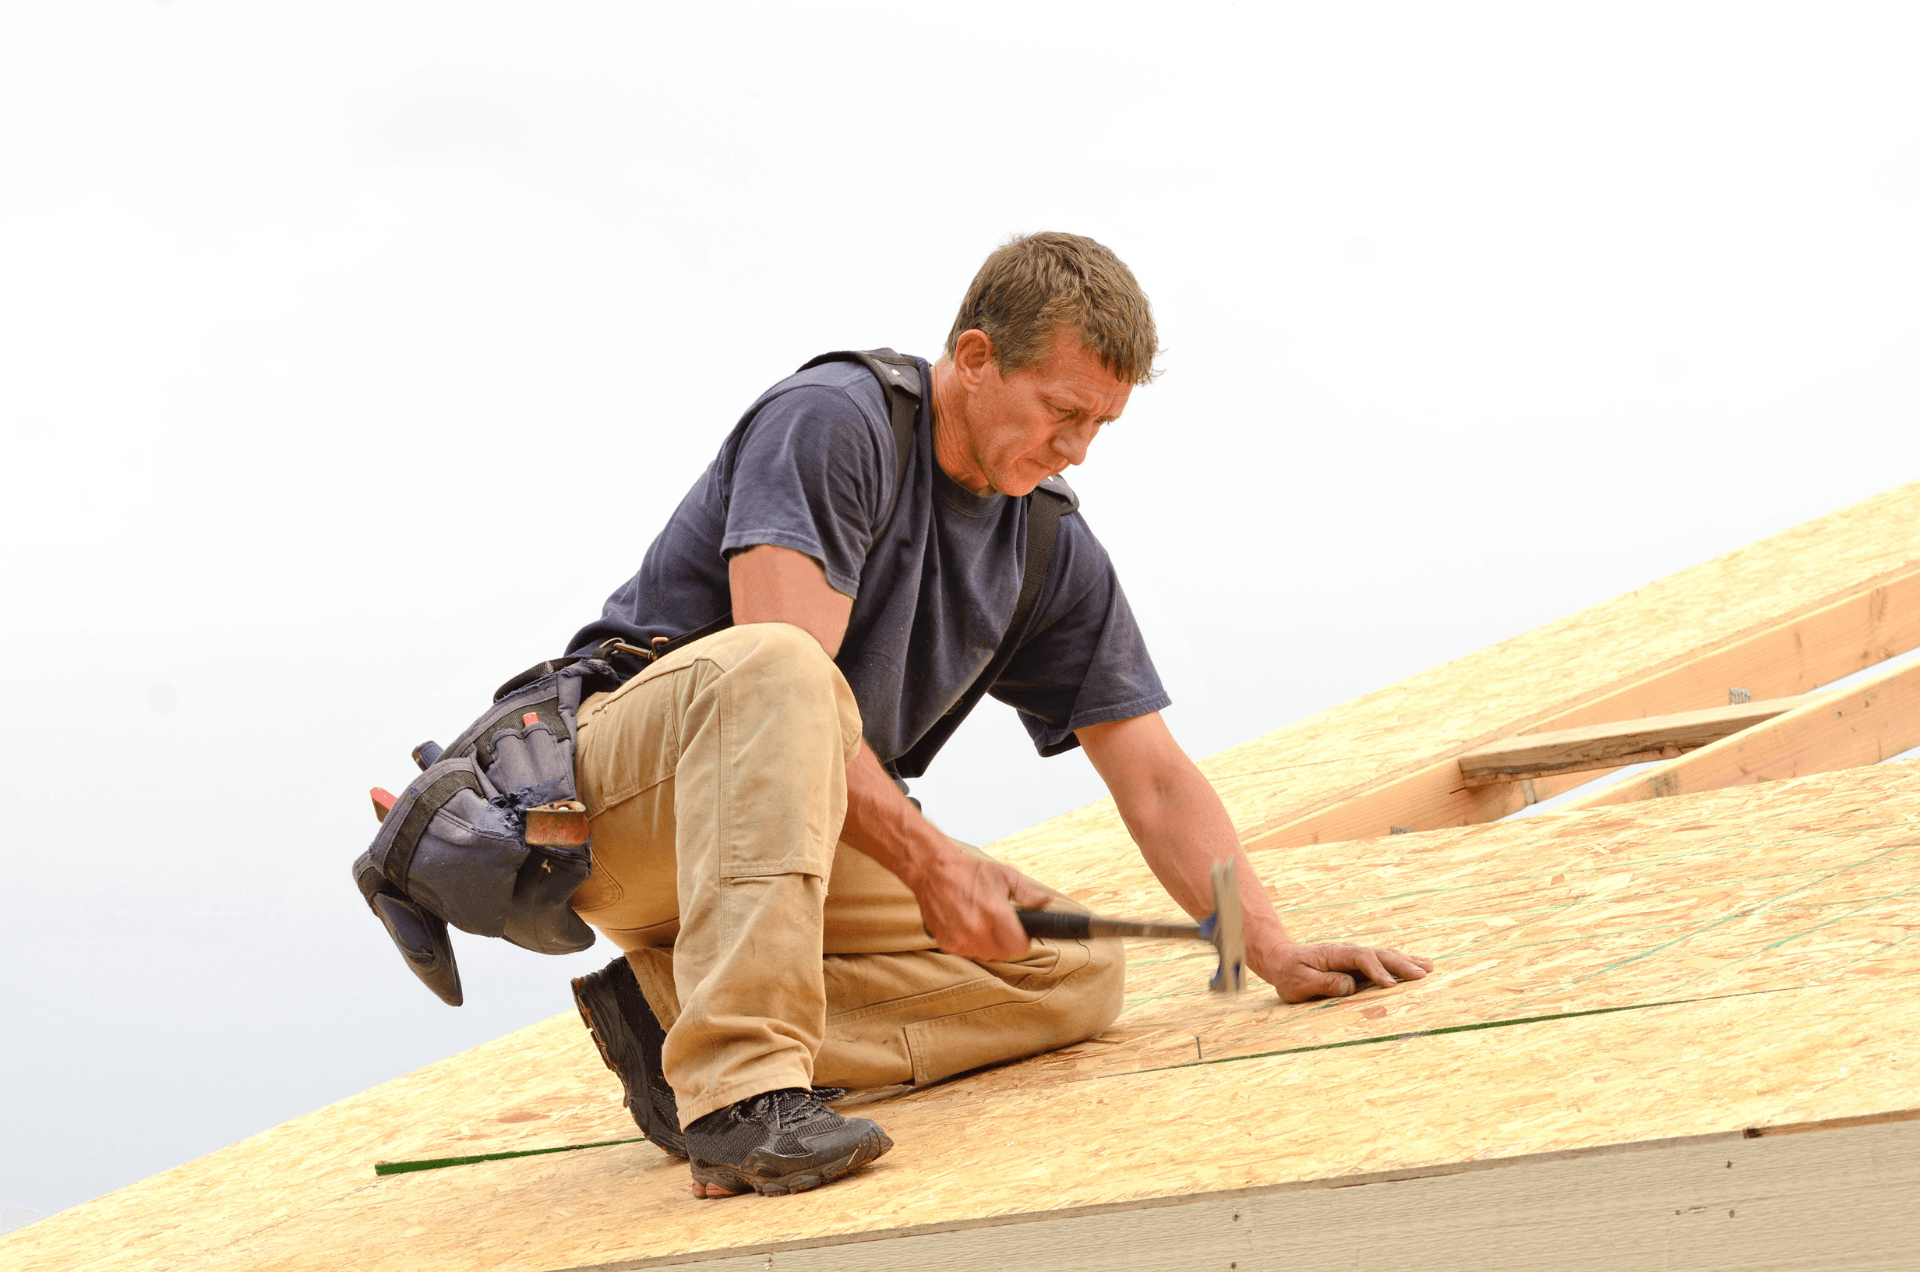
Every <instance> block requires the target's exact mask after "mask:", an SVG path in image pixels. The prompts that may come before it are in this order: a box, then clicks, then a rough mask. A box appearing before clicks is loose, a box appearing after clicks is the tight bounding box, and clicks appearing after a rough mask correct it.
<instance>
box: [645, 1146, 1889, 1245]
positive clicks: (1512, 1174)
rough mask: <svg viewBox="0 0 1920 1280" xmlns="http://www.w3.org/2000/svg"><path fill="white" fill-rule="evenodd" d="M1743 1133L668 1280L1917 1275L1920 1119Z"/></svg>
mask: <svg viewBox="0 0 1920 1280" xmlns="http://www.w3.org/2000/svg"><path fill="white" fill-rule="evenodd" d="M1873 1119H1875V1120H1878V1121H1880V1123H1876V1124H1872V1125H1870V1126H1849V1127H1846V1128H1832V1129H1815V1130H1812V1131H1810V1132H1798V1133H1795V1134H1793V1135H1792V1137H1791V1139H1789V1140H1776V1141H1772V1142H1765V1143H1758V1144H1756V1143H1755V1142H1753V1141H1752V1139H1751V1138H1749V1137H1748V1136H1747V1135H1746V1134H1744V1133H1738V1134H1733V1133H1728V1134H1713V1135H1708V1136H1704V1137H1701V1138H1698V1139H1689V1140H1682V1141H1677V1142H1656V1143H1641V1144H1633V1145H1628V1146H1623V1147H1609V1148H1601V1149H1599V1150H1594V1151H1587V1152H1581V1153H1578V1154H1577V1155H1574V1156H1572V1157H1567V1158H1561V1159H1539V1158H1522V1159H1517V1160H1509V1161H1495V1162H1486V1163H1481V1164H1476V1165H1468V1166H1456V1167H1453V1168H1447V1169H1432V1170H1420V1171H1418V1173H1417V1174H1415V1175H1413V1176H1400V1177H1395V1178H1392V1179H1383V1180H1375V1181H1367V1182H1357V1183H1352V1182H1349V1183H1340V1182H1336V1183H1334V1184H1333V1185H1322V1186H1312V1187H1287V1188H1280V1189H1260V1190H1255V1191H1252V1192H1248V1193H1245V1194H1240V1195H1230V1196H1218V1197H1206V1198H1204V1199H1199V1200H1185V1201H1176V1202H1174V1203H1170V1204H1156V1205H1145V1206H1140V1207H1130V1208H1123V1209H1118V1210H1115V1211H1110V1212H1104V1213H1088V1214H1083V1215H1079V1216H1075V1217H1051V1218H1045V1219H1040V1220H1033V1219H1027V1220H1017V1221H1011V1222H988V1223H981V1224H978V1225H968V1226H963V1227H961V1228H959V1229H958V1230H950V1231H941V1232H930V1233H924V1234H915V1235H902V1236H893V1237H888V1238H883V1239H877V1240H865V1241H860V1242H857V1243H850V1244H829V1245H817V1246H812V1247H803V1248H796V1249H787V1250H781V1251H779V1252H772V1251H769V1252H767V1253H764V1254H747V1255H739V1254H735V1255H731V1256H725V1257H716V1258H709V1259H705V1260H702V1261H700V1262H691V1263H679V1264H668V1265H665V1266H660V1267H649V1268H646V1269H647V1270H656V1271H722V1270H725V1271H734V1270H746V1269H749V1268H751V1269H755V1270H762V1269H764V1270H767V1271H910V1270H944V1271H1006V1270H1011V1269H1012V1267H1011V1265H1010V1260H1013V1259H1017V1260H1018V1263H1019V1267H1020V1269H1021V1270H1025V1271H1080V1270H1084V1269H1086V1268H1087V1266H1088V1264H1089V1261H1090V1260H1095V1259H1099V1260H1105V1259H1111V1258H1115V1257H1118V1258H1122V1259H1124V1260H1125V1261H1126V1269H1128V1270H1137V1271H1189V1272H1191V1271H1234V1270H1239V1271H1247V1270H1262V1271H1265V1270H1275V1271H1278V1270H1300V1271H1346V1270H1353V1271H1374V1272H1380V1271H1545V1270H1554V1271H1608V1270H1628V1269H1630V1270H1647V1271H1652V1270H1663V1271H1675V1270H1685V1271H1725V1270H1753V1271H1758V1270H1767V1269H1774V1270H1777V1269H1782V1268H1795V1269H1804V1270H1819V1269H1827V1270H1888V1269H1903V1270H1911V1269H1912V1266H1913V1263H1914V1260H1915V1259H1916V1258H1920V1215H1915V1214H1914V1213H1913V1212H1912V1206H1913V1205H1914V1204H1915V1203H1916V1202H1920V1120H1912V1119H1903V1120H1896V1121H1889V1120H1886V1119H1883V1118H1881V1117H1873Z"/></svg>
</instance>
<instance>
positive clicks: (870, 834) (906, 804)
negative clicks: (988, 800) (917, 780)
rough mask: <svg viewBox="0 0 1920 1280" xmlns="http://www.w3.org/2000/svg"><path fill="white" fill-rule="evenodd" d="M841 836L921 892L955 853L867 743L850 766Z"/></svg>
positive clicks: (910, 886) (863, 743)
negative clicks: (931, 874) (930, 873)
mask: <svg viewBox="0 0 1920 1280" xmlns="http://www.w3.org/2000/svg"><path fill="white" fill-rule="evenodd" d="M840 838H841V839H842V840H845V841H846V842H847V843H848V844H850V845H852V846H853V847H854V848H856V849H858V850H859V851H860V852H862V853H864V854H866V855H867V856H868V857H869V858H872V859H873V860H874V861H875V862H877V863H879V864H880V865H881V866H883V867H885V868H886V869H887V870H889V871H891V872H893V874H894V875H896V876H899V877H900V879H901V881H902V882H903V883H904V884H905V885H906V886H907V888H909V889H912V890H913V891H914V892H915V893H916V894H917V893H918V892H919V891H920V890H919V886H920V884H921V883H923V882H924V881H925V879H926V873H927V872H928V871H929V870H930V869H931V867H932V866H933V865H934V864H936V863H938V862H940V861H941V860H942V859H944V858H946V857H948V856H950V855H951V854H952V853H953V846H952V845H951V844H949V843H948V841H947V838H946V837H945V836H943V835H941V834H940V831H939V829H938V828H937V827H935V826H934V825H933V824H932V823H931V822H929V821H927V819H926V817H925V816H924V815H923V814H921V812H920V810H919V809H917V808H915V807H914V805H913V802H912V801H910V800H908V799H907V797H906V796H905V795H904V794H903V793H902V792H901V790H900V788H899V787H898V786H896V785H895V784H894V781H893V779H892V778H891V777H889V776H888V775H887V771H886V769H885V768H884V767H882V765H881V764H880V759H879V757H877V756H875V755H874V754H873V748H872V747H869V746H868V745H867V744H866V743H865V742H862V743H861V744H860V753H859V754H858V755H856V756H855V757H854V758H853V761H852V763H850V764H849V765H847V820H846V823H845V825H844V826H842V827H841V829H840Z"/></svg>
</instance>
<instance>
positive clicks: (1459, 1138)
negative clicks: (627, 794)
mask: <svg viewBox="0 0 1920 1280" xmlns="http://www.w3.org/2000/svg"><path fill="white" fill-rule="evenodd" d="M1917 850H1920V764H1914V763H1909V762H1896V763H1893V764H1887V765H1881V766H1877V767H1874V768H1868V769H1860V770H1851V771H1847V772H1841V773H1833V774H1826V775H1821V776H1819V777H1815V778H1808V779H1800V780H1797V781H1792V782H1787V783H1779V784H1760V785H1756V786H1753V787H1749V788H1745V789H1743V790H1741V791H1740V792H1737V793H1710V794H1707V795H1702V796H1692V797H1683V798H1679V799H1673V800H1664V801H1655V802H1651V803H1643V804H1628V805H1620V806H1616V807H1614V808H1611V809H1608V810H1605V811H1601V812H1594V813H1580V814H1576V815H1569V816H1566V817H1555V816H1552V815H1547V816H1543V817H1540V818H1536V819H1528V820H1522V821H1518V822H1513V823H1506V824H1501V825H1499V826H1494V827H1476V828H1465V829H1458V830H1451V831H1446V832H1435V833H1430V834H1426V835H1419V836H1401V837H1391V838H1384V839H1378V840H1370V841H1355V842H1350V843H1347V844H1342V845H1335V846H1322V847H1318V848H1315V849H1313V850H1310V851H1309V850H1291V851H1278V852H1275V853H1268V854H1262V855H1259V856H1258V857H1257V859H1256V861H1257V863H1258V865H1259V869H1260V871H1261V873H1262V875H1263V877H1264V878H1265V879H1266V880H1267V881H1268V883H1269V884H1271V885H1273V886H1274V888H1275V889H1276V891H1277V892H1278V895H1279V896H1280V898H1281V900H1282V902H1283V903H1284V904H1285V906H1286V908H1287V910H1288V913H1289V916H1290V918H1291V920H1292V921H1293V923H1294V926H1295V928H1296V931H1297V932H1298V933H1299V934H1300V935H1301V936H1302V937H1305V938H1322V937H1334V936H1339V937H1351V938H1355V939H1358V940H1368V941H1386V940H1392V941H1396V942H1400V943H1403V944H1405V945H1408V946H1411V947H1414V948H1417V949H1420V950H1424V951H1426V952H1428V953H1430V954H1432V955H1434V956H1435V957H1436V958H1437V959H1438V960H1439V961H1440V964H1441V968H1440V970H1439V972H1438V973H1436V974H1435V976H1434V977H1433V978H1431V979H1428V980H1426V981H1424V982H1420V983H1412V984H1406V985H1404V986H1402V987H1399V988H1397V989H1394V990H1390V991H1363V992H1361V993H1359V994H1357V995H1355V996H1353V997H1350V998H1347V999H1345V1000H1336V1001H1328V1002H1324V1003H1322V1004H1317V1005H1313V1006H1309V1007H1287V1006H1281V1005H1278V1004H1276V1003H1274V1002H1273V1001H1272V1000H1271V997H1270V995H1268V994H1267V993H1266V992H1265V989H1264V988H1259V989H1256V992H1255V993H1254V994H1251V995H1249V996H1248V997H1246V998H1244V999H1242V1000H1240V1001H1227V1000H1221V999H1218V998H1215V997H1211V996H1208V995H1207V994H1206V993H1205V992H1204V989H1203V988H1204V979H1205V976H1206V973H1207V970H1208V968H1209V965H1208V962H1207V961H1206V959H1205V957H1204V955H1203V954H1198V953H1195V952H1192V951H1182V950H1178V949H1175V948H1155V949H1149V948H1147V947H1140V948H1137V949H1136V950H1135V951H1134V952H1133V953H1131V954H1132V956H1133V961H1134V963H1133V964H1132V966H1131V967H1130V971H1129V1006H1128V1009H1127V1011H1126V1013H1125V1014H1124V1015H1123V1017H1122V1019H1121V1021H1120V1022H1119V1023H1118V1024H1117V1025H1116V1026H1115V1028H1114V1029H1113V1030H1112V1031H1111V1032H1110V1033H1109V1034H1108V1035H1106V1036H1104V1037H1102V1039H1101V1040H1100V1041H1097V1042H1094V1043H1092V1044H1088V1045H1083V1046H1077V1047H1076V1048H1074V1049H1071V1050H1068V1051H1065V1052H1063V1053H1059V1054H1054V1055H1048V1056H1047V1057H1044V1058H1041V1059H1036V1060H1033V1061H1030V1062H1027V1063H1019V1064H1014V1065H1012V1066H1009V1067H1006V1068H1001V1069H998V1070H993V1071H986V1072H981V1073H977V1074H975V1075H972V1076H968V1077H963V1078H961V1079H958V1080H954V1081H951V1082H948V1083H946V1084H943V1085H938V1086H935V1087H933V1088H930V1089H927V1090H924V1091H922V1092H920V1093H917V1094H912V1095H908V1096H906V1097H903V1098H897V1099H893V1100H890V1101H886V1102H881V1103H876V1104H873V1105H871V1106H870V1107H867V1108H864V1111H865V1113H866V1114H870V1115H872V1116H874V1117H875V1118H876V1119H878V1120H879V1121H880V1122H881V1123H882V1124H884V1125H885V1126H886V1128H887V1129H888V1131H889V1132H890V1133H891V1134H892V1135H893V1136H894V1137H895V1139H896V1141H897V1142H898V1146H897V1147H896V1148H895V1150H894V1151H893V1152H892V1153H890V1154H889V1155H888V1156H887V1157H886V1158H885V1159H883V1160H881V1161H880V1162H879V1163H878V1164H876V1165H875V1166H873V1167H872V1168H871V1169H870V1170H868V1171H867V1172H865V1173H863V1174H861V1175H859V1176H857V1177H855V1178H852V1179H849V1180H847V1181H845V1182H843V1183H839V1184H835V1185H833V1186H830V1187H827V1188H824V1189H822V1190H820V1191H816V1192H813V1193H810V1194H808V1195H806V1196H802V1197H794V1198H790V1199H787V1200H759V1199H757V1198H749V1199H744V1200H738V1201H725V1202H707V1201H695V1200H693V1199H692V1198H691V1197H689V1196H688V1195H687V1193H686V1185H685V1184H686V1175H685V1168H684V1166H683V1165H680V1164H678V1163H676V1162H673V1161H670V1160H669V1159H668V1158H667V1157H666V1156H664V1155H663V1154H661V1153H659V1152H657V1151H655V1150H653V1149H652V1148H651V1147H649V1146H646V1145H645V1144H628V1145H620V1146H612V1147H602V1148H597V1149H590V1150H581V1151H571V1152H565V1153H560V1154H555V1155H548V1156H535V1157H526V1158H521V1159H514V1160H507V1161H500V1162H496V1163H488V1164H479V1165H467V1166H459V1167H454V1168H445V1169H436V1170H427V1171H422V1172H418V1173H411V1174H402V1175H397V1176H393V1177H387V1178H377V1177H375V1176H374V1175H373V1172H372V1165H373V1163H374V1162H375V1161H376V1160H396V1159H408V1158H417V1157H420V1156H424V1155H442V1154H451V1153H477V1152H482V1151H498V1150H518V1149H526V1148H530V1147H541V1146H549V1145H561V1144H564V1143H577V1142H589V1141H599V1140H606V1139H610V1138H619V1137H625V1136H627V1135H628V1134H630V1133H631V1132H632V1130H631V1129H630V1128H629V1127H628V1122H627V1120H626V1119H625V1116H624V1114H623V1113H622V1112H621V1111H620V1108H619V1097H618V1090H617V1087H615V1085H614V1082H613V1080H612V1078H611V1077H610V1076H609V1075H607V1074H606V1072H605V1070H604V1069H603V1068H602V1067H601V1066H600V1065H599V1063H598V1061H597V1059H596V1058H595V1056H594V1054H593V1051H592V1049H591V1047H590V1046H589V1045H588V1043H587V1041H586V1037H585V1035H584V1034H583V1033H582V1032H581V1030H580V1029H579V1026H578V1023H577V1021H576V1020H575V1019H574V1017H573V1015H572V1014H570V1013H569V1014H564V1015H561V1016H559V1017H556V1018H554V1019H551V1020H549V1021H547V1022H543V1023H540V1024H538V1025H536V1026H534V1027H531V1028H529V1029H527V1030H526V1031H523V1032H520V1033H518V1034H516V1035H514V1036H509V1037H507V1038H505V1039H503V1040H500V1041H497V1042H495V1043H493V1044H490V1045H487V1046H484V1047H482V1048H480V1049H476V1050H473V1051H472V1052H470V1053H467V1054H463V1055H460V1056H459V1057H456V1058H453V1059H449V1060H448V1061H446V1062H443V1063H439V1064H436V1065H435V1066H433V1067H429V1068H426V1069H424V1070H422V1071H418V1072H414V1073H412V1074H411V1075H408V1076H404V1077H402V1078H400V1079H398V1080H395V1081H392V1082H390V1083H388V1084H386V1085H382V1086H380V1087H379V1088H376V1089H373V1090H369V1091H368V1092H366V1093H364V1094H361V1095H358V1096H357V1097H354V1098H350V1099H348V1100H346V1101H344V1102H341V1103H338V1104H336V1105H334V1106H332V1107H329V1108H327V1109H325V1110H323V1111H320V1112H317V1113H315V1114H314V1115H311V1116H307V1117H304V1118H302V1119H300V1120H296V1121H293V1122H291V1123H289V1124H287V1125H283V1126H281V1127H279V1128H277V1129H274V1130H271V1131H269V1132H268V1133H265V1134H261V1135H259V1136H257V1137H255V1138H251V1139H248V1140H247V1141H245V1142H242V1143H239V1144H236V1145H235V1146H233V1147H230V1148H228V1149H227V1150H225V1151H222V1152H218V1153H216V1154H215V1155H212V1156H209V1157H206V1158H205V1159H202V1160H198V1161H195V1162H193V1163H191V1164H188V1165H184V1166H182V1167H180V1168H179V1169H175V1170H173V1171H171V1172H169V1173H166V1174H163V1175H160V1176H159V1177H157V1178H153V1179H149V1180H148V1181H146V1182H143V1183H140V1184H137V1185H136V1186H134V1187H131V1188H129V1189H127V1190H125V1191H122V1192H119V1193H116V1194H115V1195H112V1196H109V1197H106V1198H104V1199H102V1200H99V1201H95V1202H93V1203H91V1204H89V1205H84V1206H81V1207H79V1208H77V1209H73V1210H69V1211H67V1212H66V1213H64V1214H60V1215H57V1216H56V1217H54V1218H52V1219H49V1220H47V1221H45V1222H43V1223H39V1224H35V1225H33V1226H30V1227H27V1228H24V1229H22V1230H21V1231H18V1232H16V1233H14V1234H12V1235H9V1236H7V1237H5V1238H4V1239H0V1267H11V1268H26V1267H60V1268H80V1267H95V1268H129V1267H148V1268H151V1267H174V1268H291V1267H301V1268H341V1269H351V1268H367V1267H379V1268H398V1269H442V1268H453V1269H458V1268H549V1267H570V1266H582V1265H594V1264H607V1263H620V1262H635V1261H641V1260H645V1259H650V1258H651V1259H668V1258H674V1257H680V1258H685V1257H689V1256H693V1255H703V1254H713V1253H716V1252H718V1253H725V1252H727V1251H731V1250H747V1249H762V1250H764V1249H768V1248H778V1247H782V1246H784V1245H792V1244H798V1243H805V1242H821V1241H827V1240H835V1239H845V1238H849V1237H861V1236H869V1235H872V1234H874V1233H880V1234H886V1233H900V1232H914V1231H923V1230H927V1229H930V1228H932V1227H935V1226H937V1225H938V1224H940V1223H952V1222H966V1221H982V1220H993V1219H1004V1218H1008V1217H1017V1216H1019V1215H1024V1214H1036V1213H1039V1214H1046V1213H1073V1212H1087V1211H1094V1210H1099V1209H1102V1208H1109V1207H1114V1206H1124V1205H1127V1204H1137V1203H1143V1202H1148V1201H1153V1200H1157V1199H1163V1198H1166V1197H1180V1196H1192V1195H1207V1194H1223V1193H1233V1192H1237V1191H1244V1190H1248V1189H1252V1188H1259V1187H1274V1186H1285V1185H1296V1184H1301V1183H1310V1182H1314V1181H1316V1180H1323V1179H1328V1178H1343V1177H1356V1176H1359V1177H1381V1176H1389V1175H1391V1174H1393V1173H1394V1172H1395V1171H1402V1170H1409V1169H1422V1168H1432V1167H1435V1166H1445V1165H1452V1164H1458V1163H1461V1162H1469V1161H1480V1160H1489V1159H1502V1158H1511V1157H1524V1156H1528V1155H1534V1154H1543V1153H1555V1152H1568V1151H1578V1150H1583V1149H1593V1148H1598V1147H1604V1146H1610V1145H1613V1144H1619V1143H1631V1142H1639V1141H1645V1140H1651V1139H1660V1138H1673V1137H1683V1136H1688V1135H1695V1134H1705V1133H1722V1132H1729V1131H1736V1130H1740V1129H1745V1128H1756V1127H1773V1126H1781V1125H1793V1124H1809V1123H1821V1122H1829V1121H1834V1120H1840V1119H1847V1118H1852V1117H1859V1116H1871V1115H1884V1114H1888V1113H1893V1112H1901V1111H1908V1110H1912V1109H1914V1108H1916V1107H1920V1069H1916V1065H1915V1064H1916V1062H1920V1049H1915V1048H1914V1046H1915V1045H1916V1044H1920V1037H1917V1035H1916V1033H1920V953H1917V951H1916V947H1915V941H1914V940H1915V935H1916V933H1920V913H1917V912H1915V911H1914V906H1915V900H1914V898H1915V892H1916V889H1920V877H1917V876H1916V874H1915V872H1916V870H1920V867H1916V862H1915V857H1916V851H1917ZM1111 855H1112V856H1113V857H1114V858H1116V859H1118V858H1120V857H1123V856H1125V851H1124V849H1121V848H1118V847H1116V848H1114V849H1113V850H1111ZM1649 1006H1650V1007H1649ZM1566 1015H1572V1016H1566ZM1523 1019H1545V1020H1534V1021H1523ZM1489 1024H1492V1025H1489ZM1421 1033H1425V1034H1421ZM1195 1037H1198V1038H1199V1046H1198V1047H1197V1048H1196V1046H1195V1044H1194V1040H1195ZM1401 1037H1407V1038H1401ZM1202 1053H1204V1054H1205V1055H1206V1058H1205V1060H1202V1059H1201V1058H1200V1054H1202ZM1221 1058H1225V1059H1228V1060H1216V1059H1221Z"/></svg>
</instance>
